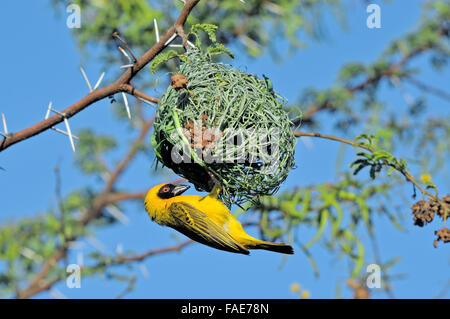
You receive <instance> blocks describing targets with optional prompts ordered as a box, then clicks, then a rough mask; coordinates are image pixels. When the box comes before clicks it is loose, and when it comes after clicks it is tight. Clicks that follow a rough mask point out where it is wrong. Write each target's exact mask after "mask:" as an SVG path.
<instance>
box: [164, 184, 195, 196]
mask: <svg viewBox="0 0 450 319" xmlns="http://www.w3.org/2000/svg"><path fill="white" fill-rule="evenodd" d="M189 188H190V186H189V185H183V184H180V185H173V184H166V185H163V186H162V187H161V188H160V189H159V191H158V197H159V198H162V199H169V198H172V197H175V196H178V195H181V194H183V193H184V192H185V191H187V190H188V189H189Z"/></svg>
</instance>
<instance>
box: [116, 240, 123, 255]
mask: <svg viewBox="0 0 450 319" xmlns="http://www.w3.org/2000/svg"><path fill="white" fill-rule="evenodd" d="M122 253H123V244H122V243H119V244H117V246H116V255H118V256H120V255H122Z"/></svg>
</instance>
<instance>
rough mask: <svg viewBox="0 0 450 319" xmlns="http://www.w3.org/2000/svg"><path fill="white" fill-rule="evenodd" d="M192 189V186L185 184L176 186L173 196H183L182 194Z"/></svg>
mask: <svg viewBox="0 0 450 319" xmlns="http://www.w3.org/2000/svg"><path fill="white" fill-rule="evenodd" d="M190 187H191V186H189V185H183V184H180V185H176V186H175V187H174V188H173V190H172V194H173V195H174V196H178V195H181V194H183V193H184V192H185V191H187V190H188V189H189V188H190Z"/></svg>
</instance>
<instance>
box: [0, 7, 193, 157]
mask: <svg viewBox="0 0 450 319" xmlns="http://www.w3.org/2000/svg"><path fill="white" fill-rule="evenodd" d="M199 1H200V0H187V1H186V4H185V5H184V7H183V9H182V10H181V12H180V15H179V16H178V19H177V20H176V21H175V23H174V25H173V26H172V27H170V28H169V30H167V32H166V34H165V35H164V36H163V37H162V38H161V39H160V40H159V42H158V43H156V44H155V45H154V46H153V47H151V48H150V49H149V50H148V51H147V52H146V53H145V54H144V55H143V56H141V57H140V58H138V59H137V60H136V61H135V62H134V63H133V67H131V68H127V70H126V71H125V72H124V73H123V74H122V75H121V76H120V78H119V79H118V80H117V81H115V82H114V83H111V84H110V85H108V86H106V87H104V88H101V89H97V90H95V91H92V92H91V93H89V94H88V95H86V96H85V97H83V98H82V99H81V100H79V101H77V102H75V103H74V104H72V105H71V106H69V107H67V108H65V109H64V110H62V111H61V114H64V116H61V115H59V114H55V115H53V116H51V117H49V118H48V119H46V120H43V121H41V122H39V123H36V124H34V125H32V126H30V127H28V128H26V129H23V130H21V131H19V132H16V133H11V134H9V135H8V136H7V137H5V138H4V139H3V141H2V142H0V152H2V151H3V150H5V149H7V148H8V147H10V146H12V145H14V144H16V143H19V142H21V141H24V140H26V139H29V138H31V137H33V136H35V135H37V134H40V133H42V132H44V131H46V130H48V129H50V128H51V127H53V126H55V125H56V124H58V123H61V122H62V121H64V119H69V118H71V117H72V116H74V115H75V114H77V113H79V112H81V111H82V110H84V109H85V108H87V107H89V106H90V105H92V104H93V103H95V102H97V101H100V100H102V99H104V98H107V97H108V96H111V95H114V94H116V93H119V92H123V91H126V92H128V93H131V92H132V91H134V92H135V93H136V90H132V87H131V85H130V81H131V80H132V79H133V78H134V76H135V75H136V74H137V73H138V72H139V71H140V70H142V69H143V68H144V67H145V66H146V65H147V64H148V63H150V62H151V61H152V60H153V59H154V58H155V56H157V55H158V54H159V53H160V52H161V51H162V50H164V49H165V48H166V47H167V45H166V43H167V41H168V40H169V39H170V37H172V36H173V35H174V34H176V33H177V34H180V30H182V28H183V26H184V24H185V22H186V19H187V17H188V16H189V14H190V13H191V11H192V9H193V8H194V7H195V5H196V4H197V3H198V2H199ZM183 41H185V39H183ZM129 90H130V92H129ZM139 94H140V95H141V96H140V95H138V94H136V96H140V97H142V98H144V99H147V98H149V97H148V96H144V95H142V94H143V93H141V92H140V93H139ZM149 100H150V101H152V102H156V101H157V100H156V99H154V98H151V99H149Z"/></svg>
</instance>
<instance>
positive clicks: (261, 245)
mask: <svg viewBox="0 0 450 319" xmlns="http://www.w3.org/2000/svg"><path fill="white" fill-rule="evenodd" d="M247 248H249V249H265V250H270V251H274V252H277V253H282V254H289V255H292V254H294V248H292V246H291V245H286V244H277V243H271V242H268V241H260V242H258V243H256V244H254V245H252V246H251V247H247Z"/></svg>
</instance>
